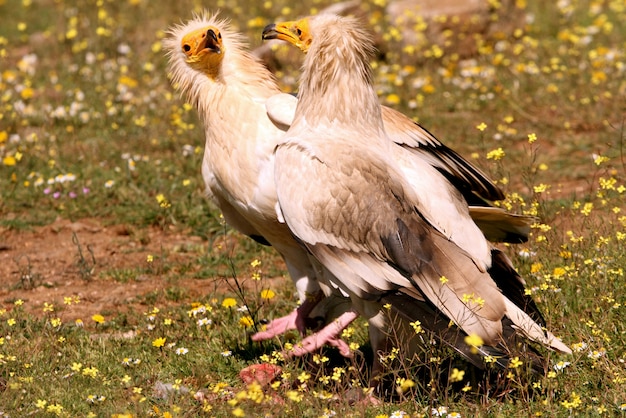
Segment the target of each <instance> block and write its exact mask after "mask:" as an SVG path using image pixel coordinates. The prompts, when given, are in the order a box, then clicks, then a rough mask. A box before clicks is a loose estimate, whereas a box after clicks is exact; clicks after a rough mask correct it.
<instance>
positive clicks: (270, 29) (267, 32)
mask: <svg viewBox="0 0 626 418" xmlns="http://www.w3.org/2000/svg"><path fill="white" fill-rule="evenodd" d="M276 35H277V33H276V24H275V23H270V24H269V25H267V26H266V27H264V28H263V34H262V35H261V39H263V40H267V39H276Z"/></svg>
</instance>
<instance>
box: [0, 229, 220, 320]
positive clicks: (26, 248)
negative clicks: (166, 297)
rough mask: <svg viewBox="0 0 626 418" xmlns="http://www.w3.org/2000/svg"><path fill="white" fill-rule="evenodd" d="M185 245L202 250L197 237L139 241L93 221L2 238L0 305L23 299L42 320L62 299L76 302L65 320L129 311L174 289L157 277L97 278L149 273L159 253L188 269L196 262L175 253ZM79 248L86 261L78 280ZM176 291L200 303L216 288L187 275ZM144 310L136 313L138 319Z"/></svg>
mask: <svg viewBox="0 0 626 418" xmlns="http://www.w3.org/2000/svg"><path fill="white" fill-rule="evenodd" d="M189 245H196V246H202V245H207V244H206V242H203V241H202V240H201V239H200V238H199V237H193V236H190V235H185V234H183V233H180V232H171V231H163V230H161V229H158V228H148V229H146V230H141V234H140V236H138V234H132V233H130V232H129V231H128V230H127V228H126V227H124V226H104V225H103V224H102V223H101V222H100V221H99V220H97V219H82V220H80V221H76V222H70V221H68V220H64V219H58V220H57V221H55V222H54V223H52V224H51V225H48V226H44V227H39V228H36V229H34V230H32V231H14V230H0V304H1V305H3V306H4V307H5V308H9V309H10V308H11V307H12V306H13V302H14V301H15V300H17V299H22V300H24V302H25V304H24V306H25V308H26V309H27V310H29V311H31V312H33V313H42V307H43V304H44V303H46V302H47V303H54V304H55V305H56V306H57V307H62V306H63V301H64V297H70V296H78V297H79V298H80V303H79V304H77V305H72V308H71V310H70V309H68V310H67V312H64V315H63V318H64V319H65V320H68V319H76V318H81V319H87V318H90V317H91V315H94V314H96V313H103V312H120V311H127V310H129V309H134V308H137V307H138V305H139V304H140V303H141V301H142V296H143V295H146V294H148V293H152V292H155V291H158V290H163V289H165V288H167V287H169V286H171V283H169V282H168V280H167V279H166V278H165V277H164V275H159V274H154V275H152V274H151V275H148V274H146V275H139V276H138V277H133V279H132V280H114V279H112V278H110V277H106V276H108V275H106V274H104V275H102V274H100V273H101V272H106V271H109V270H123V269H126V268H127V269H133V271H136V270H137V267H138V266H146V265H147V257H148V255H150V254H152V255H158V254H161V253H162V252H167V253H168V257H167V262H168V263H177V262H183V263H184V262H186V261H191V260H192V259H195V258H197V256H198V255H197V254H192V253H189V252H184V251H177V250H176V249H177V248H180V247H182V246H189ZM79 246H80V252H82V255H83V258H84V260H85V261H86V263H85V267H84V268H83V272H82V274H81V268H80V263H79V260H80V259H81V257H80V252H79ZM90 250H91V252H92V253H93V257H92V255H91V252H90ZM185 258H187V260H185ZM93 260H95V265H94V261H93ZM91 267H94V270H93V274H91V275H90V276H89V277H88V278H85V273H84V272H85V270H89V269H90V268H91ZM103 276H104V277H103ZM176 286H178V287H183V288H185V290H186V297H190V298H194V297H197V298H198V299H200V298H201V297H202V295H205V294H206V293H207V292H208V291H209V290H212V289H213V286H214V284H213V282H212V281H209V280H197V279H194V278H193V274H191V275H189V274H186V275H184V277H183V278H180V279H177V282H176ZM209 287H210V289H209ZM149 308H150V307H146V306H143V307H141V309H142V310H143V311H145V310H147V309H149Z"/></svg>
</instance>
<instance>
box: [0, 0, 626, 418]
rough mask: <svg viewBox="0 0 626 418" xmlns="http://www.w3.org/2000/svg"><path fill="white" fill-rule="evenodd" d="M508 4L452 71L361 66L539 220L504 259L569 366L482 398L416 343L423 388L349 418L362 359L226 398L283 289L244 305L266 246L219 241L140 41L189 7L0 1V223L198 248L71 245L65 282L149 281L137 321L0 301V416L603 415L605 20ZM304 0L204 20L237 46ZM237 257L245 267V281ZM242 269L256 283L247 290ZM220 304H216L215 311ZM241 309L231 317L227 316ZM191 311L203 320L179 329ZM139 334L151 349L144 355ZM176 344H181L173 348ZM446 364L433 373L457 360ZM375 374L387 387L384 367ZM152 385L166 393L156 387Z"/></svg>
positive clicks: (618, 367) (616, 40) (177, 117)
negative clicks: (514, 10)
mask: <svg viewBox="0 0 626 418" xmlns="http://www.w3.org/2000/svg"><path fill="white" fill-rule="evenodd" d="M518 3H524V2H518ZM528 3H529V4H528V5H527V8H526V12H527V14H528V16H530V17H532V19H530V20H529V22H530V23H527V24H526V25H523V27H522V28H521V30H520V31H519V32H517V33H516V34H515V35H514V36H506V37H502V38H501V39H500V40H499V41H498V42H497V44H495V43H494V40H493V39H486V40H485V43H484V45H483V46H481V47H480V48H479V53H478V54H477V55H476V56H474V57H473V58H471V60H463V59H460V58H459V57H457V56H454V55H453V54H444V55H443V56H441V57H437V58H435V57H432V56H430V57H428V56H425V51H429V50H430V48H431V46H430V45H425V46H424V47H422V48H417V49H416V50H415V51H414V52H411V53H409V52H407V51H402V50H401V49H400V47H399V43H398V42H395V41H393V40H392V41H391V42H390V44H389V45H390V46H389V48H388V49H387V50H386V51H385V56H384V60H382V61H380V62H377V63H376V74H377V83H378V85H377V87H378V90H379V92H380V96H381V101H382V102H386V103H389V104H390V105H392V106H393V107H396V108H398V109H400V110H402V111H404V112H405V113H406V114H409V115H411V116H413V117H414V118H415V119H417V120H419V121H420V122H421V123H422V124H423V125H424V126H426V127H427V128H428V129H429V130H430V131H431V132H433V133H434V134H435V135H436V136H437V137H438V138H440V139H441V140H442V141H444V142H445V143H446V144H447V145H449V146H451V147H453V148H455V149H457V150H459V151H460V152H461V153H462V154H463V155H465V156H467V157H468V158H470V159H471V160H472V161H473V162H475V163H476V164H477V165H479V166H480V167H482V168H483V169H485V170H486V171H487V172H489V173H491V174H492V176H493V177H494V178H495V179H497V180H498V181H499V182H500V184H501V186H502V187H503V188H504V189H505V190H506V192H507V193H508V196H509V198H508V199H507V200H506V201H505V202H503V205H505V206H506V207H507V208H510V209H511V210H513V211H517V212H523V213H528V214H532V215H537V216H538V217H539V218H540V220H541V221H540V222H539V223H538V224H537V225H536V227H535V228H534V229H533V233H532V236H531V239H530V241H529V242H528V243H527V244H525V245H523V246H522V247H510V248H509V249H507V251H508V252H509V254H510V255H511V256H512V258H513V260H514V262H515V264H516V266H517V267H518V268H519V271H520V273H522V274H523V276H524V277H526V278H527V282H528V283H527V285H528V291H529V292H530V293H532V295H533V296H534V297H535V299H536V301H537V302H538V303H539V305H540V307H541V309H542V310H543V311H544V313H545V315H546V317H547V319H548V323H549V328H550V329H552V330H554V331H555V332H556V333H557V334H559V335H560V336H561V337H562V338H563V340H564V341H565V342H566V343H568V344H569V345H570V346H573V347H574V351H575V353H574V355H573V356H571V357H558V356H554V358H553V359H552V364H557V362H558V361H567V362H569V365H568V366H567V367H565V368H564V369H563V370H552V371H551V372H550V373H548V374H547V375H546V376H540V377H534V378H528V376H526V375H525V373H524V371H523V370H522V369H523V368H520V369H516V370H511V375H510V377H509V378H505V379H504V380H505V381H504V384H505V386H507V387H508V388H510V389H511V392H510V393H508V394H507V395H506V396H504V397H503V398H501V399H495V398H493V397H491V398H487V397H484V396H478V395H475V394H474V391H475V388H472V389H471V390H468V391H467V392H464V391H463V390H460V389H459V387H458V386H459V385H460V387H463V386H464V385H465V383H467V382H469V381H470V373H469V372H468V373H467V376H466V377H465V378H464V379H462V380H461V382H457V383H455V384H450V383H449V382H448V381H447V380H445V377H442V376H446V375H447V373H448V370H445V368H446V367H448V366H446V364H448V363H446V361H444V360H446V359H448V358H449V357H450V356H449V354H448V353H445V352H443V351H442V350H437V349H434V350H433V351H432V352H429V353H427V356H426V358H428V359H429V358H431V356H432V357H441V359H442V361H441V362H439V361H434V362H431V361H427V362H426V365H425V366H424V367H423V369H427V370H429V371H430V373H431V375H430V376H431V377H435V379H434V380H432V381H429V378H427V379H421V380H420V379H416V386H415V387H414V388H412V389H410V390H409V391H408V392H406V393H405V395H403V396H400V397H398V399H396V402H395V403H387V404H382V405H379V406H374V405H364V404H360V403H357V404H356V405H353V404H352V403H350V402H349V399H348V395H346V393H350V389H353V390H356V391H358V390H360V389H359V388H360V387H361V386H362V385H363V382H364V381H365V379H366V375H365V374H364V373H365V372H363V370H362V362H363V359H362V358H361V357H358V358H357V359H356V360H355V361H354V362H352V363H351V362H345V361H342V360H340V359H337V358H336V356H335V355H334V354H335V353H334V351H333V350H330V349H329V350H326V351H325V354H326V355H327V356H328V357H329V360H328V361H323V362H322V361H321V360H320V358H319V357H314V356H310V357H307V358H306V359H304V360H298V361H287V362H281V361H278V363H279V364H280V365H281V366H282V367H283V372H284V373H283V374H282V375H281V376H279V378H278V380H277V382H278V383H277V386H276V387H275V388H266V389H264V390H260V389H259V388H257V387H254V386H248V387H246V385H244V384H243V383H242V382H241V381H240V379H239V378H238V373H239V371H240V370H241V369H243V368H244V367H246V366H248V365H250V364H253V363H259V362H261V361H262V360H263V361H266V362H267V361H269V362H277V360H276V358H275V355H274V352H275V350H277V349H279V348H280V347H279V346H278V345H277V344H278V342H275V343H267V344H264V345H258V344H251V343H250V342H249V339H248V335H249V333H250V331H251V329H250V328H249V327H247V326H246V320H247V316H248V315H251V316H252V317H253V318H254V319H255V320H258V319H261V318H271V317H274V316H276V315H279V314H284V313H286V312H288V311H290V310H291V309H293V307H294V302H293V300H294V298H293V292H294V289H292V288H291V287H286V286H279V287H276V288H273V289H272V290H273V291H274V292H275V293H276V296H275V297H274V298H273V299H271V300H265V299H262V298H261V297H260V296H259V295H260V291H261V290H262V289H265V288H267V287H268V286H269V283H270V282H269V281H266V278H269V277H276V276H280V275H284V274H285V272H284V266H283V265H282V263H280V262H279V261H278V260H277V258H276V256H275V255H274V254H273V253H272V252H271V250H268V249H262V248H260V247H259V246H258V245H256V244H254V243H252V242H251V241H249V240H244V239H242V238H241V237H239V236H238V235H237V234H235V233H233V232H232V231H230V230H229V229H228V228H227V227H225V226H224V225H223V224H222V222H221V221H220V218H219V213H218V212H217V211H216V210H215V209H214V208H212V207H211V206H210V205H209V204H208V203H207V202H206V199H205V198H204V193H203V184H202V178H201V176H200V173H199V169H200V164H201V158H202V147H203V132H202V128H201V126H200V124H199V122H198V118H197V115H196V114H195V111H194V110H193V109H192V108H191V107H190V106H186V105H185V104H184V103H183V102H182V101H181V100H180V99H179V97H178V95H177V93H176V92H174V91H173V89H172V88H171V86H170V84H169V82H168V79H167V74H166V70H165V65H166V60H165V58H164V56H163V52H162V50H161V48H160V39H162V37H163V36H164V34H163V31H164V30H165V29H166V28H167V27H168V26H169V25H171V24H173V23H178V22H179V21H180V20H181V19H188V18H190V17H191V13H192V11H199V10H200V9H201V7H202V3H201V2H197V1H178V2H165V1H152V2H148V1H142V0H139V1H123V2H122V1H119V2H113V1H98V2H96V1H87V2H72V1H51V0H48V1H47V0H42V1H40V2H37V7H36V8H35V6H34V5H32V4H30V2H28V1H17V0H4V1H3V0H0V227H3V228H8V229H12V230H17V231H25V230H29V229H32V228H34V227H37V226H41V225H48V224H50V223H51V222H52V221H54V220H55V219H56V218H57V217H59V216H60V217H62V218H65V219H69V220H77V219H81V218H84V217H90V218H97V219H99V220H100V221H101V222H102V223H103V224H106V225H132V227H130V228H131V229H130V231H129V233H130V234H131V235H132V236H133V237H134V238H136V241H137V242H139V243H140V244H145V243H146V242H147V240H148V238H147V234H146V232H145V231H146V229H147V228H148V227H157V228H162V229H164V230H170V229H171V230H175V231H179V232H182V233H185V234H188V235H195V236H199V237H201V238H202V239H203V240H204V241H203V242H202V245H196V246H194V245H190V246H187V247H181V248H180V249H179V251H177V252H176V253H175V254H172V253H162V254H155V255H154V258H155V259H154V261H153V262H152V263H149V264H144V265H141V266H133V267H129V266H124V267H121V266H115V265H114V266H112V267H111V268H110V269H104V270H99V271H96V272H95V273H94V272H92V271H91V266H92V263H93V261H92V259H91V258H90V254H89V252H88V249H87V247H86V246H84V245H81V244H80V243H75V248H76V252H77V253H78V249H79V248H80V250H81V253H82V258H80V259H81V260H83V263H82V264H80V265H79V266H78V268H79V269H80V274H81V277H83V279H85V280H101V281H110V282H111V283H112V284H115V283H128V282H132V281H134V280H136V279H137V278H138V277H140V276H141V275H142V274H149V275H151V276H153V277H159V278H163V279H165V280H166V281H167V283H168V287H167V288H166V289H165V290H163V291H155V292H152V293H148V294H146V295H144V296H142V298H141V299H142V300H141V301H140V302H141V303H142V304H141V305H139V306H142V307H144V308H145V309H143V310H142V311H136V310H130V311H122V310H120V311H119V312H116V311H110V312H100V314H102V315H103V316H104V317H105V318H104V322H102V323H97V322H95V321H94V320H92V319H91V318H90V317H83V318H81V319H82V321H83V322H82V323H79V324H78V325H77V323H75V322H74V319H75V318H76V316H77V315H78V313H76V312H75V311H74V310H75V309H76V307H77V306H80V303H81V302H80V301H78V300H76V299H74V298H73V295H72V294H71V290H68V294H67V298H69V299H66V300H65V301H64V300H49V301H47V302H46V303H48V304H51V305H54V309H53V310H51V308H49V307H47V306H45V305H36V306H29V303H30V302H28V301H26V302H25V303H24V305H22V301H21V300H17V301H16V300H15V298H12V296H11V290H12V289H9V288H6V289H3V290H6V291H7V292H8V293H7V294H6V295H5V296H4V299H3V301H4V304H5V307H6V309H3V310H2V311H1V314H0V380H1V381H2V382H6V388H5V389H4V390H2V391H1V392H0V411H2V412H4V414H6V415H8V416H12V417H13V416H26V415H29V414H32V415H36V416H114V415H116V414H117V416H124V414H130V415H132V416H163V417H165V416H185V417H187V416H189V417H190V416H232V415H233V413H239V412H241V413H242V414H245V415H247V416H296V415H299V416H302V417H319V416H331V415H332V413H333V412H334V413H336V416H390V415H392V414H393V413H394V412H395V411H400V410H402V411H405V412H407V413H408V414H411V415H414V416H421V415H425V416H430V415H431V408H439V407H443V406H445V407H447V408H448V411H449V413H450V415H449V416H454V415H453V412H456V413H459V414H461V416H464V417H468V416H493V417H496V416H570V415H577V416H615V415H619V414H622V415H623V414H624V413H625V412H624V411H626V390H625V389H624V387H626V368H625V366H624V364H625V362H626V325H625V324H626V312H625V309H626V307H625V305H626V296H625V292H624V289H625V288H626V278H625V277H624V266H625V265H626V255H624V251H623V246H624V244H625V242H626V213H625V211H626V206H625V205H624V194H625V191H626V186H625V184H624V182H625V177H626V159H625V158H626V157H624V140H625V130H624V124H625V122H626V121H625V115H626V101H625V100H624V97H626V55H625V53H624V51H625V49H626V28H625V26H624V24H623V22H625V21H626V6H625V5H624V2H623V1H616V0H613V1H583V0H571V1H568V2H541V1H529V2H528ZM326 4H327V2H318V1H309V2H303V3H302V4H298V5H293V4H292V2H287V1H273V2H265V3H263V2H259V3H254V4H251V5H249V4H246V2H237V1H232V2H224V1H221V2H219V1H218V2H217V4H215V5H214V6H215V7H220V8H221V9H222V11H223V14H224V15H225V16H228V17H231V18H232V19H233V23H234V25H235V26H236V27H238V28H239V29H240V30H241V31H242V32H244V33H245V34H246V35H248V36H249V38H250V39H251V43H252V45H253V46H257V45H259V43H260V41H259V39H260V29H261V28H262V27H263V26H264V25H265V24H267V23H269V22H271V21H273V20H278V19H286V18H295V17H297V16H299V15H302V14H308V13H309V11H310V10H311V8H312V7H317V8H321V7H323V6H324V5H326ZM212 7H213V6H212ZM381 10H382V9H381V8H380V6H379V5H378V6H377V5H373V4H372V5H371V6H370V16H371V17H372V19H373V20H375V22H374V23H375V26H376V28H377V32H378V33H379V35H381V37H382V38H385V36H386V35H387V34H389V33H390V30H389V28H390V22H388V21H386V20H384V19H383V18H382V17H381V16H382V15H381V14H380V11H381ZM257 17H261V19H256V18H257ZM496 38H497V37H496ZM452 39H454V36H453V38H452ZM477 42H481V39H480V38H479V39H478V40H477ZM285 48H286V47H285ZM279 53H280V51H279ZM426 55H428V54H426ZM399 63H402V64H399ZM297 73H298V68H297V65H294V66H287V67H285V68H282V69H281V70H280V72H279V74H278V76H279V79H280V81H281V83H282V85H283V86H284V88H285V89H286V90H296V89H297V86H296V85H295V84H294V83H293V80H294V79H296V78H295V77H297ZM483 123H484V125H485V126H484V129H483V130H479V129H477V127H478V126H479V125H481V124H483ZM533 134H534V135H535V136H536V138H537V139H536V141H534V142H532V143H531V141H529V135H531V136H532V135H533ZM499 148H502V151H503V152H495V153H494V152H493V151H494V150H498V149H499ZM520 250H524V251H525V252H526V253H528V254H531V255H530V256H528V257H526V256H521V255H519V253H520ZM253 259H259V260H261V262H262V263H261V267H252V266H250V261H251V260H253ZM29 265H30V264H29V262H28V260H25V259H22V260H20V261H19V266H20V267H19V270H20V273H19V274H20V276H21V277H23V279H22V280H21V281H20V286H19V287H21V288H23V289H32V288H36V287H38V286H42V285H45V274H46V273H45V272H44V271H31V270H30V268H29ZM259 272H260V275H261V277H262V278H261V280H259V281H255V280H253V279H252V278H251V277H252V276H253V275H254V274H255V273H259ZM28 275H31V276H28ZM189 277H193V278H196V279H200V280H203V281H206V283H207V285H206V287H205V288H206V294H204V295H203V296H202V297H201V298H197V297H195V296H191V295H190V293H189V291H188V290H187V289H186V288H185V287H184V286H183V285H182V284H181V283H182V280H184V279H186V278H189ZM235 278H237V279H236V280H235ZM236 283H239V284H240V285H241V286H240V287H239V288H238V287H237V286H236ZM227 297H233V298H236V301H237V306H235V307H224V306H222V302H223V301H224V300H225V298H227ZM64 302H65V303H64ZM244 303H245V304H246V305H247V306H248V308H249V311H245V310H244V311H241V310H238V309H237V307H239V308H240V307H241V306H242V305H243V304H244ZM192 304H195V305H192ZM192 306H194V307H195V308H198V307H199V306H203V307H205V308H206V312H205V313H200V312H198V311H194V310H193V309H194V308H192ZM26 308H28V309H26ZM194 312H196V313H195V314H194ZM202 318H206V319H207V320H211V324H210V325H203V326H199V325H198V320H201V319H202ZM79 325H81V326H79ZM366 333H367V331H366V329H364V328H363V326H362V324H359V325H358V326H355V333H354V336H353V337H351V338H350V340H351V341H353V342H355V343H357V344H360V345H363V347H364V353H367V350H366V347H367V344H366V340H367V338H366ZM159 338H165V343H164V345H163V346H162V347H156V346H155V344H156V343H157V342H158V339H159ZM295 338H296V335H293V334H291V335H289V336H288V337H287V338H286V340H285V341H283V342H282V343H285V342H287V341H289V340H290V339H291V340H293V339H295ZM172 344H174V345H172ZM156 345H159V344H156ZM182 348H184V349H186V350H188V351H187V352H186V353H185V354H182V352H179V354H177V352H176V350H177V349H182ZM182 351H183V352H184V351H185V350H182ZM226 352H230V354H229V355H227V356H226V355H223V354H222V353H226ZM125 359H126V360H125ZM128 359H130V360H128ZM135 360H139V361H138V362H136V361H135ZM452 361H453V362H452V363H450V364H452V366H449V367H450V368H453V367H457V363H455V362H454V360H452ZM135 363H137V364H135ZM322 363H323V364H322ZM394 364H395V366H394V367H392V368H391V370H392V376H394V378H393V379H392V380H394V381H395V378H396V377H397V378H400V377H402V376H403V375H402V373H401V372H402V370H403V366H402V362H397V361H396V362H395V363H394ZM458 367H461V366H458ZM336 368H341V369H336ZM341 370H343V371H344V372H345V373H343V374H342V373H340V371H341ZM307 376H309V377H307ZM529 379H530V380H529ZM161 383H162V384H165V385H169V386H167V387H169V388H170V389H171V390H169V391H167V392H166V393H165V394H164V393H162V391H161V392H159V390H158V387H160V386H162V385H161ZM3 384H4V383H2V384H0V387H1V386H3ZM355 388H356V389H355ZM194 395H195V398H194ZM324 414H326V415H324ZM0 415H1V414H0ZM394 416H399V415H398V414H396V415H394Z"/></svg>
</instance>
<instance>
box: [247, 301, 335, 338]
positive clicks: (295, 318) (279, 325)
mask: <svg viewBox="0 0 626 418" xmlns="http://www.w3.org/2000/svg"><path fill="white" fill-rule="evenodd" d="M323 298H324V294H323V293H322V292H321V291H320V292H319V293H317V294H316V295H314V296H313V297H310V298H308V297H307V298H306V299H305V300H304V302H302V304H301V305H300V306H298V307H297V308H296V309H295V310H293V311H292V312H291V313H290V314H289V315H286V316H283V317H282V318H277V319H274V320H273V321H272V322H270V323H269V324H267V327H266V328H265V331H261V332H257V333H256V334H254V335H253V336H252V341H263V340H269V339H270V338H274V337H277V336H279V335H283V334H284V333H285V332H287V331H290V330H292V329H297V330H298V331H300V335H304V334H305V332H306V326H305V320H306V318H307V317H308V316H309V314H310V313H311V311H312V310H313V308H315V306H316V305H317V304H318V303H319V302H320V301H321V300H322V299H323Z"/></svg>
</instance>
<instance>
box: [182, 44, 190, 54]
mask: <svg viewBox="0 0 626 418" xmlns="http://www.w3.org/2000/svg"><path fill="white" fill-rule="evenodd" d="M183 51H185V52H189V51H191V47H190V46H189V45H187V44H185V45H183Z"/></svg>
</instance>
